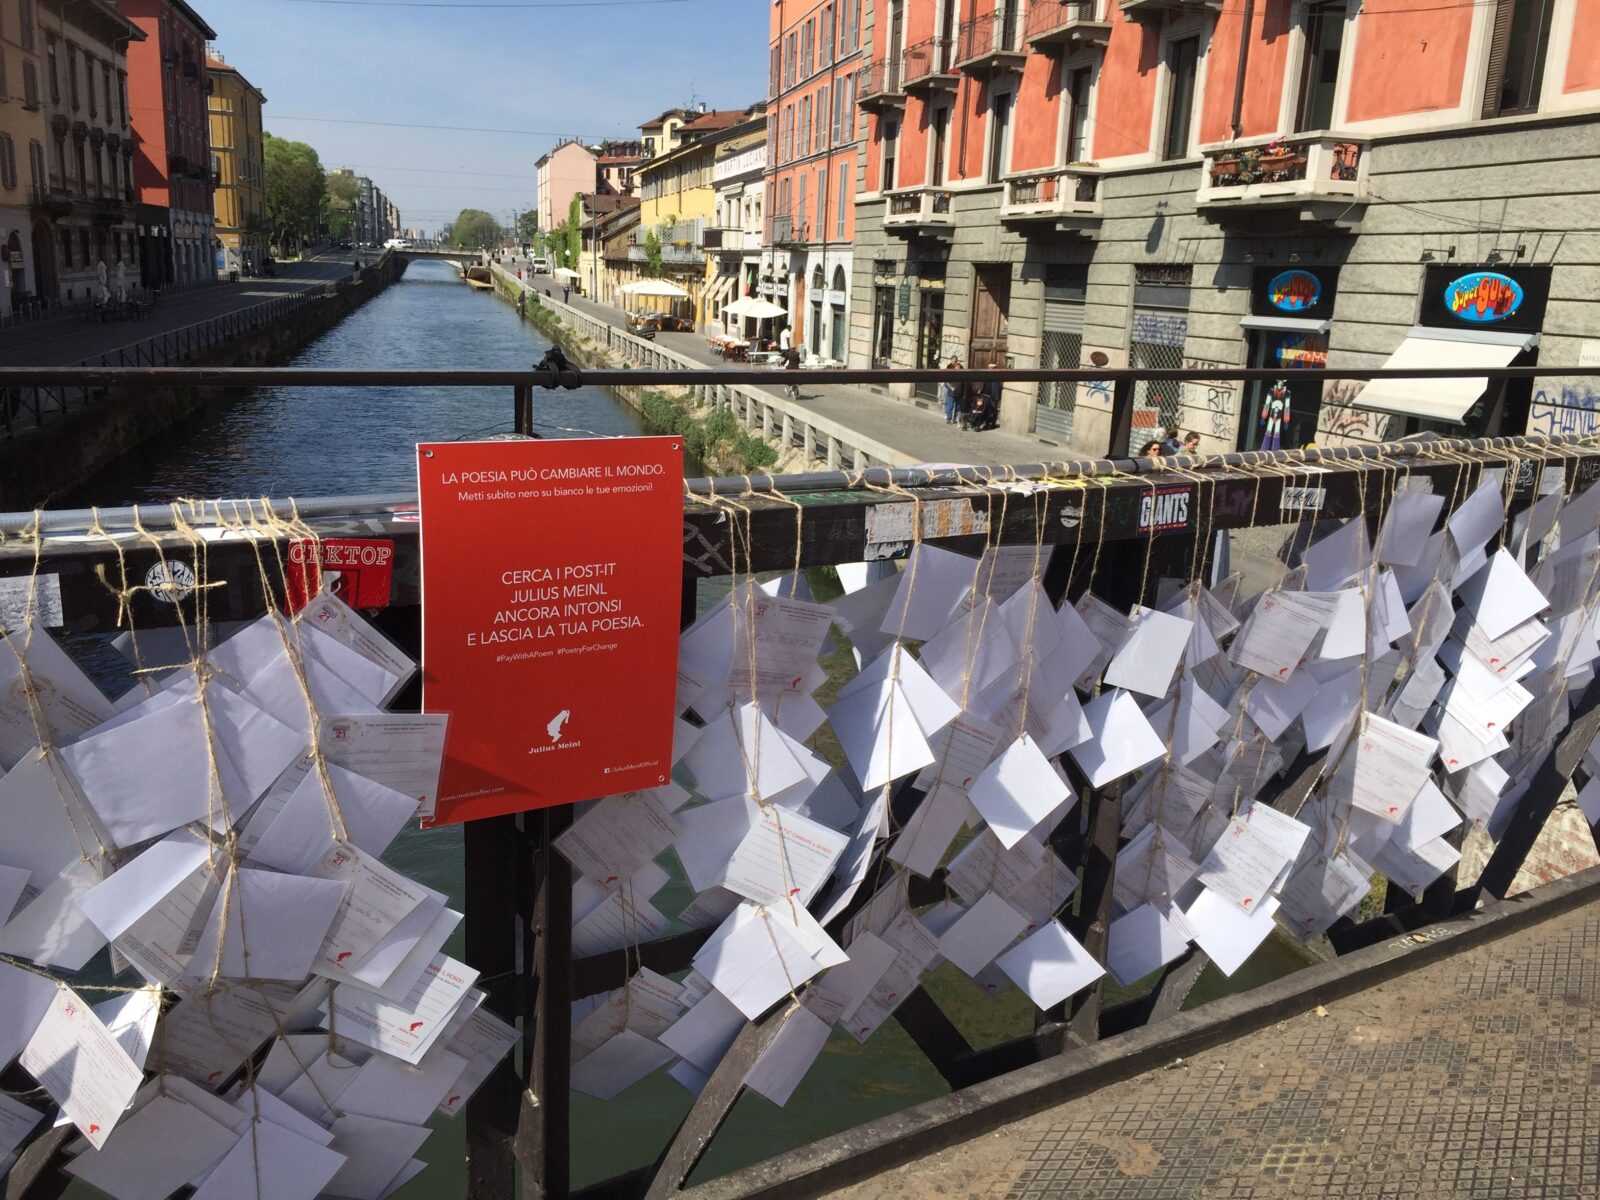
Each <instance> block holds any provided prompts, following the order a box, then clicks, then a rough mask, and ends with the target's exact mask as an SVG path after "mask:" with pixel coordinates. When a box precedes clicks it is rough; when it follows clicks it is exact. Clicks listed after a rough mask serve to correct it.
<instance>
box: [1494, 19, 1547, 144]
mask: <svg viewBox="0 0 1600 1200" xmlns="http://www.w3.org/2000/svg"><path fill="white" fill-rule="evenodd" d="M1554 6H1555V0H1499V3H1498V4H1496V5H1495V10H1494V29H1493V32H1492V33H1491V34H1490V38H1489V76H1488V80H1487V82H1486V83H1485V85H1484V89H1483V115H1484V116H1486V117H1506V116H1511V115H1512V114H1515V113H1531V112H1538V111H1539V90H1540V88H1541V87H1542V86H1543V85H1544V56H1545V50H1546V48H1547V47H1548V46H1549V43H1550V17H1551V10H1552V9H1553V8H1554Z"/></svg>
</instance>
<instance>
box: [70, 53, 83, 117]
mask: <svg viewBox="0 0 1600 1200" xmlns="http://www.w3.org/2000/svg"><path fill="white" fill-rule="evenodd" d="M67 91H68V95H70V96H71V97H72V111H73V112H77V111H78V108H79V103H80V101H79V98H78V48H77V47H76V46H71V45H69V46H68V47H67Z"/></svg>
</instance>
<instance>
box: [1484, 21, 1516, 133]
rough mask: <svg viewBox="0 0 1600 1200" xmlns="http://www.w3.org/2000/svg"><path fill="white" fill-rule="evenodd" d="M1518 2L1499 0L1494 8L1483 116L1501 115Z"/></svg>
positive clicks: (1485, 80)
mask: <svg viewBox="0 0 1600 1200" xmlns="http://www.w3.org/2000/svg"><path fill="white" fill-rule="evenodd" d="M1516 10H1517V0H1499V3H1498V4H1496V5H1495V8H1494V28H1493V29H1492V30H1491V31H1490V33H1489V71H1488V75H1487V77H1486V78H1485V79H1484V83H1483V115H1484V116H1485V117H1498V116H1499V115H1500V91H1501V89H1502V88H1503V87H1504V86H1505V81H1506V58H1507V57H1508V56H1509V55H1510V53H1511V18H1512V17H1513V16H1515V15H1516Z"/></svg>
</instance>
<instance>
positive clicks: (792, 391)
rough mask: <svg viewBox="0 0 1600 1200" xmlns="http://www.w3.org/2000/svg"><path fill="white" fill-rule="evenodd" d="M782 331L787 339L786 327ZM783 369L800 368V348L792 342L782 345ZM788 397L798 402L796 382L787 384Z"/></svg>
mask: <svg viewBox="0 0 1600 1200" xmlns="http://www.w3.org/2000/svg"><path fill="white" fill-rule="evenodd" d="M783 332H784V334H785V335H786V336H785V339H784V340H785V341H788V338H787V334H788V332H789V331H788V329H787V328H786V329H785V330H784V331H783ZM783 369H784V370H785V371H798V370H799V369H800V349H799V347H798V346H794V345H792V344H791V345H785V346H784V348H783ZM789 399H791V400H793V401H794V402H795V403H797V404H798V403H799V402H800V385H799V384H798V383H791V384H789Z"/></svg>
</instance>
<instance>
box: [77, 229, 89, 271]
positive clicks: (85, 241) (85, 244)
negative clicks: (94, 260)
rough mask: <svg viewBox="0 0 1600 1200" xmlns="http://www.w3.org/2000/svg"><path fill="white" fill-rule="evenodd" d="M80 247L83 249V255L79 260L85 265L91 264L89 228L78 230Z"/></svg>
mask: <svg viewBox="0 0 1600 1200" xmlns="http://www.w3.org/2000/svg"><path fill="white" fill-rule="evenodd" d="M78 249H79V251H81V257H80V258H79V260H78V261H79V262H80V263H81V264H82V265H83V266H85V267H87V266H88V265H89V263H90V259H89V231H88V230H87V229H80V230H78Z"/></svg>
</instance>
